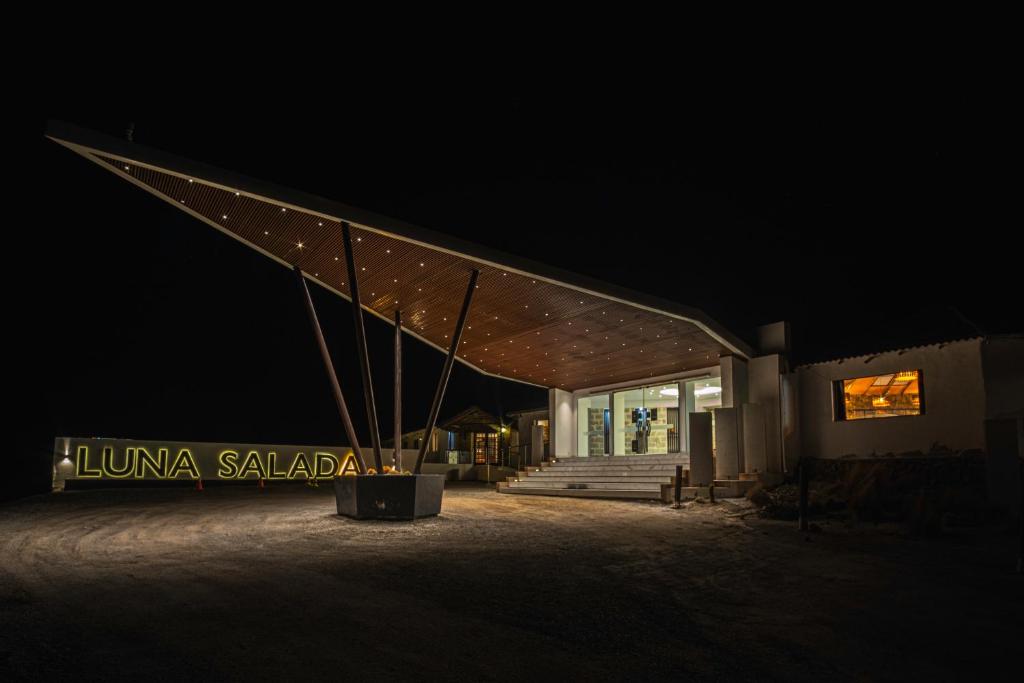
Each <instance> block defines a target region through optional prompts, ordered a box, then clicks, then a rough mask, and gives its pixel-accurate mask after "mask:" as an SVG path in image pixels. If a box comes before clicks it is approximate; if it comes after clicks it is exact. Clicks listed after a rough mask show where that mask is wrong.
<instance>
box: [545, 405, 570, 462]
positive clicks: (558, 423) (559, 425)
mask: <svg viewBox="0 0 1024 683" xmlns="http://www.w3.org/2000/svg"><path fill="white" fill-rule="evenodd" d="M575 407H576V406H575V401H573V396H572V394H571V393H570V392H568V391H565V390H563V389H549V390H548V408H549V410H548V412H549V413H550V414H551V423H550V424H549V425H548V437H549V441H550V444H549V445H550V448H551V456H552V457H555V458H565V457H569V456H573V455H576V443H575V442H576V415H575V410H574V409H575Z"/></svg>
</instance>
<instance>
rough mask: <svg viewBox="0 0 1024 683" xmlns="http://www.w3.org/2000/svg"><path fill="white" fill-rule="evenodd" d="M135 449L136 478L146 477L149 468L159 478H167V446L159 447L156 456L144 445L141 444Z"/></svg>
mask: <svg viewBox="0 0 1024 683" xmlns="http://www.w3.org/2000/svg"><path fill="white" fill-rule="evenodd" d="M134 450H135V478H136V479H145V478H146V470H147V469H149V471H150V472H152V473H153V476H154V477H156V478H157V479H165V478H167V459H168V457H167V456H168V451H167V449H166V448H158V449H157V451H156V458H154V457H153V456H152V454H151V453H150V452H149V451H148V450H146V449H145V448H143V447H142V446H139V447H138V448H136V449H134Z"/></svg>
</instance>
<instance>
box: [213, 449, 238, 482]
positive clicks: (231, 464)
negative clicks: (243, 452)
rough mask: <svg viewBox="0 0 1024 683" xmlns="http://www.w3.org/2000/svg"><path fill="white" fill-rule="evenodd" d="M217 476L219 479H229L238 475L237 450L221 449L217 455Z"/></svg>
mask: <svg viewBox="0 0 1024 683" xmlns="http://www.w3.org/2000/svg"><path fill="white" fill-rule="evenodd" d="M217 463H218V464H219V465H220V467H218V468H217V476H218V477H220V478H221V479H231V478H234V477H237V476H238V451H221V452H220V455H218V456H217Z"/></svg>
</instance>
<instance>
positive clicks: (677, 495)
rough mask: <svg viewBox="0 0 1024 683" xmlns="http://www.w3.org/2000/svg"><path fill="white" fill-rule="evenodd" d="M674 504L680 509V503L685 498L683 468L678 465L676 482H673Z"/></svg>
mask: <svg viewBox="0 0 1024 683" xmlns="http://www.w3.org/2000/svg"><path fill="white" fill-rule="evenodd" d="M672 484H673V486H672V502H673V503H674V504H675V506H676V507H679V501H680V500H682V498H683V466H682V465H676V476H675V481H673V482H672Z"/></svg>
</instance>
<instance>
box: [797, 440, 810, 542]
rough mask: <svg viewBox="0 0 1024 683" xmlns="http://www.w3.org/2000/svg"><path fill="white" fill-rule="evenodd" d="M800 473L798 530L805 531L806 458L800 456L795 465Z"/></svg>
mask: <svg viewBox="0 0 1024 683" xmlns="http://www.w3.org/2000/svg"><path fill="white" fill-rule="evenodd" d="M797 470H798V471H799V473H800V531H807V486H808V482H807V459H806V458H801V459H800V464H799V465H798V466H797Z"/></svg>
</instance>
